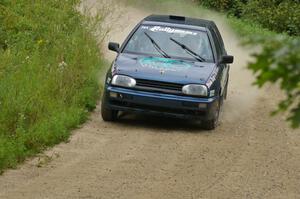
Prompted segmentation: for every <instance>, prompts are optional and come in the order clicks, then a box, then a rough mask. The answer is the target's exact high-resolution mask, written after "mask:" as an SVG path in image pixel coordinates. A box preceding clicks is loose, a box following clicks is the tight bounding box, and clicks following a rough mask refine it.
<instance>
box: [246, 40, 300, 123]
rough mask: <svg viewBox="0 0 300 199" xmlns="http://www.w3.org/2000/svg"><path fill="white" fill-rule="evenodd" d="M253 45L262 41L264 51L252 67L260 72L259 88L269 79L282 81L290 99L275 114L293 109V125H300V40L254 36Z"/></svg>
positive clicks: (291, 113) (257, 83)
mask: <svg viewBox="0 0 300 199" xmlns="http://www.w3.org/2000/svg"><path fill="white" fill-rule="evenodd" d="M248 42H249V43H250V44H251V45H253V44H262V46H263V49H262V52H261V53H256V54H254V55H253V56H254V57H255V58H256V61H255V62H252V63H250V64H249V66H248V67H249V69H251V70H253V71H254V73H255V74H256V75H257V80H256V82H255V84H256V85H258V86H259V87H261V86H263V85H264V84H266V83H267V82H271V83H275V82H279V83H280V86H281V89H282V90H283V91H285V93H286V96H287V98H286V99H285V100H283V101H282V102H281V103H280V104H279V106H278V110H277V111H275V112H274V113H278V112H283V111H287V110H289V111H290V117H289V118H288V120H289V121H291V122H292V126H293V127H294V128H297V127H299V126H300V39H299V38H290V37H285V36H277V37H269V38H266V37H255V38H252V39H251V40H249V41H248Z"/></svg>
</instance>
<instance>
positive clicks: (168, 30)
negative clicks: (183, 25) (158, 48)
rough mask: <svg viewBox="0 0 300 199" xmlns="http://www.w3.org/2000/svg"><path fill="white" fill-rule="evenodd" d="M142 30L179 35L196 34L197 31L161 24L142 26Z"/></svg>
mask: <svg viewBox="0 0 300 199" xmlns="http://www.w3.org/2000/svg"><path fill="white" fill-rule="evenodd" d="M141 28H142V29H144V30H149V31H152V32H166V33H170V34H181V35H198V33H197V32H195V31H192V30H183V29H177V28H171V27H162V26H142V27H141Z"/></svg>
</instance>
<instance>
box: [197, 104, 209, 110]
mask: <svg viewBox="0 0 300 199" xmlns="http://www.w3.org/2000/svg"><path fill="white" fill-rule="evenodd" d="M198 107H199V108H200V109H205V108H206V107H207V105H206V104H204V103H199V104H198Z"/></svg>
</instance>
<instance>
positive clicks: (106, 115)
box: [101, 97, 118, 122]
mask: <svg viewBox="0 0 300 199" xmlns="http://www.w3.org/2000/svg"><path fill="white" fill-rule="evenodd" d="M101 116H102V119H103V120H104V121H106V122H112V121H115V120H116V119H117V117H118V111H116V110H112V109H110V108H108V107H106V102H105V97H103V98H102V102H101Z"/></svg>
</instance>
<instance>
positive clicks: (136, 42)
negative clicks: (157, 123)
mask: <svg viewBox="0 0 300 199" xmlns="http://www.w3.org/2000/svg"><path fill="white" fill-rule="evenodd" d="M108 48H109V49H110V50H112V51H115V52H117V53H118V55H117V57H116V59H115V60H114V62H113V63H112V65H111V67H110V69H109V70H108V72H107V75H106V80H105V88H104V94H103V98H102V104H101V114H102V118H103V120H104V121H114V120H116V119H117V118H118V112H120V111H122V112H135V113H145V114H156V115H163V116H170V117H176V118H186V119H197V120H199V121H201V123H202V124H203V127H204V128H205V129H208V130H211V129H214V128H216V126H217V125H218V120H219V113H220V108H221V106H222V104H223V100H224V99H225V98H226V96H227V87H228V80H229V67H230V66H229V65H228V64H231V63H233V56H230V55H227V52H226V50H225V47H224V43H223V40H222V37H221V35H220V33H219V30H218V28H217V26H216V24H215V23H214V22H213V21H209V20H203V19H195V18H188V17H182V16H168V15H151V16H148V17H146V18H145V19H143V20H142V21H141V22H140V23H139V24H138V25H137V26H136V27H135V28H134V29H133V30H132V32H131V33H130V34H129V36H128V37H127V38H126V40H125V41H124V43H123V44H122V45H121V46H120V45H119V44H118V43H113V42H110V43H109V45H108Z"/></svg>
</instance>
